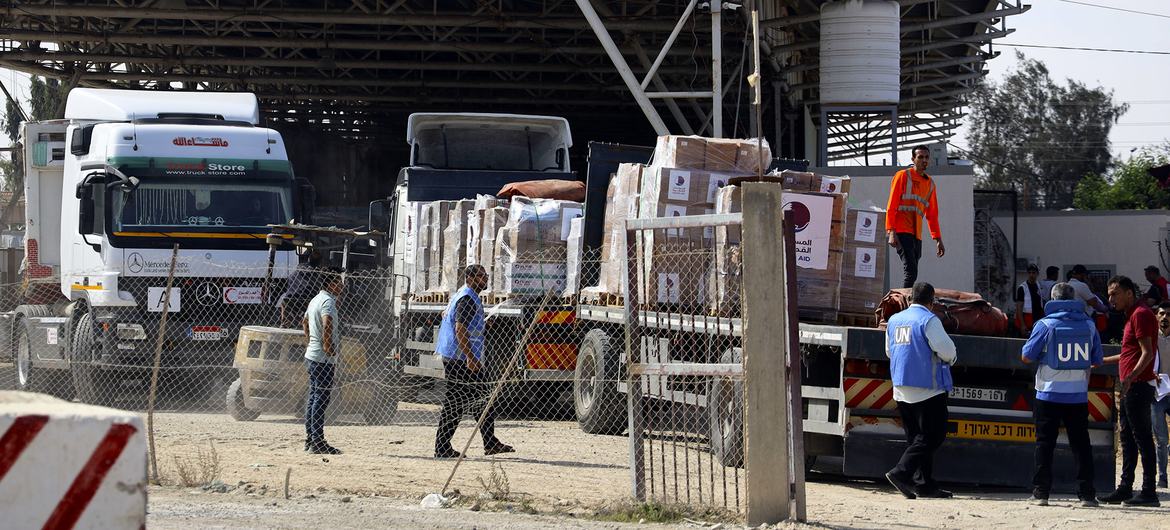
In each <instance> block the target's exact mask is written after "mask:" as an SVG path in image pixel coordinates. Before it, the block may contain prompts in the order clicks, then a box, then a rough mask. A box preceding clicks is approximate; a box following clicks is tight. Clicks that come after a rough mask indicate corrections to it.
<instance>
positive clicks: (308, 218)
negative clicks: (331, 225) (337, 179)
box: [296, 178, 317, 225]
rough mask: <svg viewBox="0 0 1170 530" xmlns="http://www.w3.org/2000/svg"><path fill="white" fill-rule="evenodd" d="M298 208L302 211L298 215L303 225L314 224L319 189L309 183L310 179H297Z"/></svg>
mask: <svg viewBox="0 0 1170 530" xmlns="http://www.w3.org/2000/svg"><path fill="white" fill-rule="evenodd" d="M296 202H297V207H298V208H299V209H300V212H298V215H299V216H300V217H299V218H298V220H299V222H300V223H301V224H306V225H308V224H313V208H314V207H315V206H316V204H317V188H314V187H313V184H312V183H311V182H309V179H305V178H298V179H297V198H296Z"/></svg>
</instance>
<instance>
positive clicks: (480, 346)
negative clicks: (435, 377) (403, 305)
mask: <svg viewBox="0 0 1170 530" xmlns="http://www.w3.org/2000/svg"><path fill="white" fill-rule="evenodd" d="M465 274H466V276H467V282H466V283H465V284H464V285H463V287H461V288H460V289H459V291H457V292H456V293H455V296H453V297H451V302H450V303H448V304H447V310H446V311H444V312H443V323H442V324H441V326H440V327H439V340H438V342H437V343H436V344H435V351H436V352H438V353H439V355H441V356H442V357H443V374H444V376H445V377H446V378H447V391H446V393H445V394H444V395H443V408H442V409H441V410H440V411H439V430H438V432H437V433H436V434H435V458H458V457H459V456H460V454H459V452H458V451H456V450H455V449H454V448H453V447H451V437H452V436H454V435H455V427H457V426H458V425H459V420H460V419H462V418H463V415H464V414H465V413H466V412H468V411H470V412H472V414H474V415H475V418H477V419H478V418H479V416H480V415H481V414H482V413H483V407H484V405H485V404H486V399H487V390H489V389H490V382H489V381H488V380H487V377H485V375H486V371H485V370H484V366H483V354H484V329H485V328H486V325H485V319H484V314H483V303H482V302H480V300H479V295H478V294H476V293H479V292H480V291H482V290H484V289H485V288H486V287H487V282H488V277H487V271H485V270H484V268H483V266H481V265H469V266H468V267H467V269H466V270H465ZM495 430H496V414H495V411H494V410H488V413H487V417H485V418H484V421H483V424H482V425H480V427H479V434H480V436H481V437H483V452H484V454H485V455H495V454H500V453H511V452H514V451H515V449H512V446H510V445H507V444H505V443H503V442H501V441H499V440H498V439H496V434H495Z"/></svg>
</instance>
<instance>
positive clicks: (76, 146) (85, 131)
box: [69, 125, 94, 156]
mask: <svg viewBox="0 0 1170 530" xmlns="http://www.w3.org/2000/svg"><path fill="white" fill-rule="evenodd" d="M93 127H94V126H93V125H86V126H85V127H81V128H79V129H77V130H76V131H73V137H72V138H70V140H69V152H70V153H73V154H74V155H75V156H82V155H85V154H88V153H89V146H90V144H91V143H92V142H93Z"/></svg>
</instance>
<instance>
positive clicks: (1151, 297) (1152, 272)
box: [1146, 265, 1170, 311]
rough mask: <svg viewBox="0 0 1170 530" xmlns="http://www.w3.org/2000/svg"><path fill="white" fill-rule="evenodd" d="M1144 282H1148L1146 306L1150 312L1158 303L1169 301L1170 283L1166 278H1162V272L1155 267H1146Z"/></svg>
mask: <svg viewBox="0 0 1170 530" xmlns="http://www.w3.org/2000/svg"><path fill="white" fill-rule="evenodd" d="M1146 281H1147V282H1150V290H1149V291H1146V305H1148V306H1150V308H1151V309H1150V310H1151V311H1152V310H1153V308H1154V307H1157V306H1158V304H1159V303H1161V302H1165V301H1170V291H1168V290H1167V289H1170V283H1168V282H1167V281H1166V278H1163V277H1162V271H1160V270H1158V268H1157V267H1155V266H1153V265H1150V266H1149V267H1146Z"/></svg>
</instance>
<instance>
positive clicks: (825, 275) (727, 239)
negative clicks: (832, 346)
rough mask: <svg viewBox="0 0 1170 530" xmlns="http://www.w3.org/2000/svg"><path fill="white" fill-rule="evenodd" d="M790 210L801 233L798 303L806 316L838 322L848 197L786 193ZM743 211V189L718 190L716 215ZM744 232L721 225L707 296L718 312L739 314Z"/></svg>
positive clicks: (735, 227) (798, 240)
mask: <svg viewBox="0 0 1170 530" xmlns="http://www.w3.org/2000/svg"><path fill="white" fill-rule="evenodd" d="M782 200H783V201H784V206H785V209H791V210H792V211H793V212H794V216H795V222H796V224H797V233H796V264H797V268H796V284H797V304H798V307H799V308H800V309H801V310H802V314H803V315H805V318H810V319H813V320H835V319H836V312H837V311H838V306H839V302H840V282H841V268H842V258H843V255H844V245H845V202H846V197H845V195H842V194H835V193H816V192H796V191H793V192H785V193H784V194H783V199H782ZM742 208H743V203H742V195H741V191H740V188H739V187H738V186H727V187H724V188H723V189H722V190H720V192H719V196H718V200H717V209H716V210H717V213H738V212H741V211H742ZM741 237H742V235H741V230H740V227H738V226H731V227H717V228H716V230H715V249H716V250H715V260H714V264H713V266H712V267H711V275H710V280H709V286H708V292H710V293H711V304H710V306H711V310H712V311H714V312H716V313H717V314H722V315H732V314H736V313H738V312H739V309H740V303H741V299H742V298H741V296H742V290H743V283H742V267H743V261H742V252H741V249H740V242H741Z"/></svg>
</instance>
